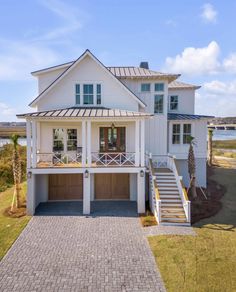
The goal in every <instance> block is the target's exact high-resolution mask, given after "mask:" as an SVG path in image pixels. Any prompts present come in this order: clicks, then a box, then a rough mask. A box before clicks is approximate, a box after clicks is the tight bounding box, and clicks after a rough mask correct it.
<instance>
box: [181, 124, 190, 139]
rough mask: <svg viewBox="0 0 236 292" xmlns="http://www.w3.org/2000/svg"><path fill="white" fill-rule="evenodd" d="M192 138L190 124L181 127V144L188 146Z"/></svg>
mask: <svg viewBox="0 0 236 292" xmlns="http://www.w3.org/2000/svg"><path fill="white" fill-rule="evenodd" d="M191 136H192V131H191V124H184V125H183V144H189V142H190V138H191Z"/></svg>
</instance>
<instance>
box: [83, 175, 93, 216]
mask: <svg viewBox="0 0 236 292" xmlns="http://www.w3.org/2000/svg"><path fill="white" fill-rule="evenodd" d="M87 171H88V170H87ZM90 176H91V175H90V173H89V172H87V173H84V174H83V183H84V188H83V214H84V215H87V214H90V193H91V182H90Z"/></svg>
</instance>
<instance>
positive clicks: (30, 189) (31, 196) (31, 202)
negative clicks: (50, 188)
mask: <svg viewBox="0 0 236 292" xmlns="http://www.w3.org/2000/svg"><path fill="white" fill-rule="evenodd" d="M35 207H36V200H35V174H32V173H30V176H28V178H27V214H28V215H31V216H32V215H34V212H35Z"/></svg>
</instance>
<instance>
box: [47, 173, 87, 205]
mask: <svg viewBox="0 0 236 292" xmlns="http://www.w3.org/2000/svg"><path fill="white" fill-rule="evenodd" d="M82 199H83V175H82V174H50V175H49V200H82Z"/></svg>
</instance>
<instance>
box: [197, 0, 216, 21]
mask: <svg viewBox="0 0 236 292" xmlns="http://www.w3.org/2000/svg"><path fill="white" fill-rule="evenodd" d="M217 15H218V12H217V11H216V10H215V8H214V6H213V5H212V4H209V3H206V4H204V5H203V7H202V13H201V18H202V19H203V21H204V22H207V23H216V20H217Z"/></svg>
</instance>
